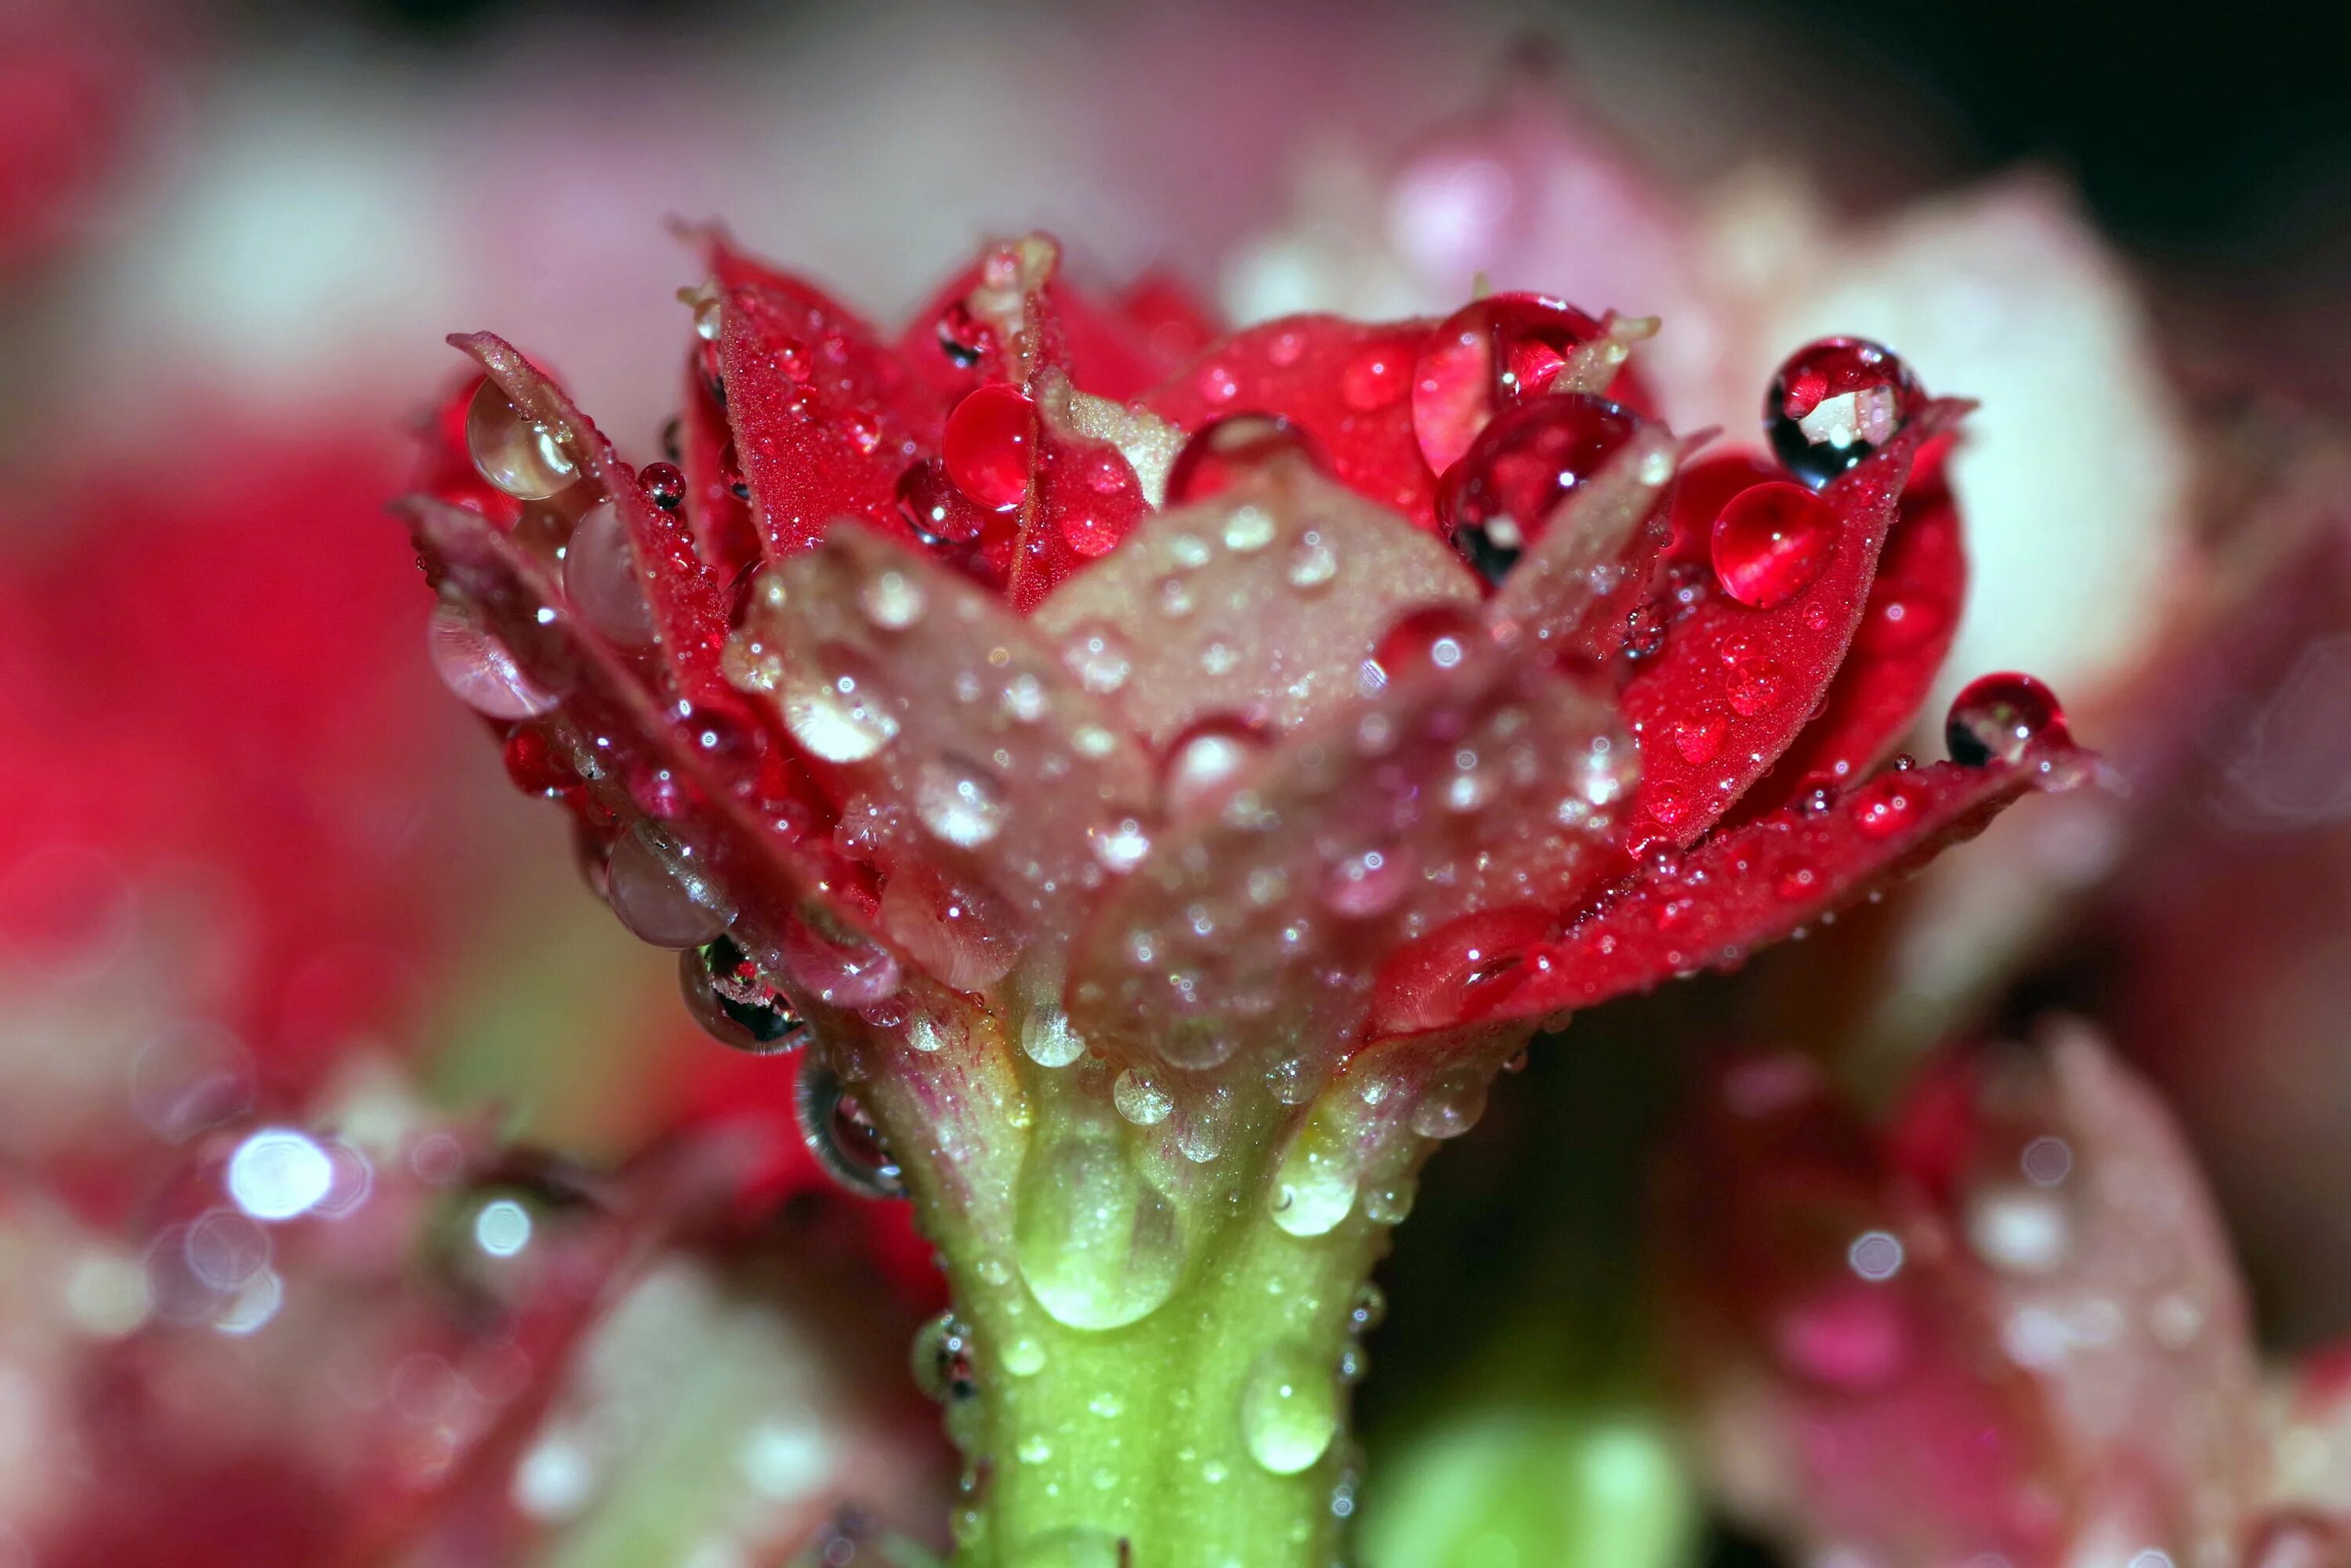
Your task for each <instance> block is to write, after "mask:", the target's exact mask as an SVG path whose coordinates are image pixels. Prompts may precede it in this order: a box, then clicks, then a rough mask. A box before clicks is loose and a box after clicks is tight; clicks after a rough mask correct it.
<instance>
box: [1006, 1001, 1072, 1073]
mask: <svg viewBox="0 0 2351 1568" xmlns="http://www.w3.org/2000/svg"><path fill="white" fill-rule="evenodd" d="M1020 1049H1021V1050H1022V1051H1026V1052H1028V1054H1029V1061H1033V1062H1035V1063H1036V1064H1037V1065H1038V1066H1040V1067H1067V1066H1068V1065H1070V1063H1071V1062H1072V1061H1076V1060H1077V1059H1078V1058H1080V1057H1081V1056H1083V1055H1084V1054H1085V1053H1086V1037H1085V1036H1083V1035H1081V1034H1080V1033H1079V1032H1078V1031H1077V1030H1074V1029H1072V1028H1071V1027H1070V1015H1069V1014H1067V1013H1065V1012H1063V1011H1062V1010H1061V1009H1059V1008H1039V1009H1037V1010H1036V1011H1034V1012H1032V1013H1030V1014H1029V1016H1028V1017H1027V1018H1026V1019H1022V1020H1021V1023H1020Z"/></svg>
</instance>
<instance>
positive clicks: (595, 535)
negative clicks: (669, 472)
mask: <svg viewBox="0 0 2351 1568" xmlns="http://www.w3.org/2000/svg"><path fill="white" fill-rule="evenodd" d="M563 596H564V597H565V598H566V599H568V600H569V601H571V608H572V609H573V610H574V611H576V612H579V615H580V620H581V621H583V622H587V623H588V624H589V625H590V626H591V627H593V628H595V629H596V631H597V632H601V634H602V635H604V636H606V637H608V638H610V639H611V641H613V642H615V643H619V644H620V645H621V646H622V647H624V648H642V647H644V646H645V645H646V644H648V643H651V642H653V610H652V608H651V607H650V606H649V605H647V604H646V602H645V591H644V586H643V583H642V582H640V581H639V580H638V578H637V556H636V550H635V548H634V547H633V546H632V545H631V544H630V542H629V525H628V524H627V522H625V521H624V520H623V519H622V517H621V511H620V508H619V507H615V506H614V505H612V503H611V502H610V501H599V502H597V503H596V504H595V505H594V506H592V507H589V508H588V510H587V511H586V513H584V514H583V515H582V516H581V517H580V521H579V522H578V523H577V524H575V525H574V526H573V528H572V529H571V538H570V540H569V542H568V543H567V544H565V546H564V547H563Z"/></svg>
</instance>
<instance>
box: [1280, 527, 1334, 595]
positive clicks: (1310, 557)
mask: <svg viewBox="0 0 2351 1568" xmlns="http://www.w3.org/2000/svg"><path fill="white" fill-rule="evenodd" d="M1338 575H1339V552H1338V551H1337V550H1336V549H1332V546H1331V542H1330V541H1329V540H1328V539H1326V538H1323V537H1322V530H1321V529H1320V528H1308V529H1306V530H1305V531H1304V532H1303V533H1301V534H1300V535H1299V536H1298V537H1297V538H1294V539H1292V540H1291V541H1290V554H1289V559H1286V560H1285V561H1284V562H1283V563H1282V568H1281V580H1283V581H1284V582H1287V583H1288V584H1290V587H1292V588H1294V589H1296V590H1297V591H1299V592H1301V593H1312V592H1314V591H1317V590H1318V589H1322V588H1327V587H1329V586H1330V584H1331V580H1332V578H1334V577H1337V576H1338Z"/></svg>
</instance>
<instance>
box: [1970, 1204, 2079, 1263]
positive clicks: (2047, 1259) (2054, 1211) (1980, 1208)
mask: <svg viewBox="0 0 2351 1568" xmlns="http://www.w3.org/2000/svg"><path fill="white" fill-rule="evenodd" d="M1964 1222H1965V1225H1966V1227H1967V1234H1968V1245H1969V1246H1970V1247H1971V1248H1973V1249H1975V1253H1976V1256H1978V1257H1979V1258H1981V1259H1982V1260H1984V1261H1985V1262H1987V1263H1989V1264H1991V1266H1992V1267H1993V1268H1995V1269H1998V1270H2001V1272H2003V1273H2008V1274H2048V1273H2052V1272H2054V1271H2055V1270H2057V1268H2058V1267H2059V1266H2060V1265H2062V1264H2063V1263H2064V1261H2065V1259H2066V1257H2067V1255H2068V1254H2069V1253H2070V1252H2071V1251H2072V1249H2073V1244H2074V1216H2073V1210H2072V1207H2071V1206H2070V1205H2069V1204H2068V1203H2067V1202H2066V1199H2065V1197H2064V1195H2063V1194H2060V1193H2057V1192H2053V1191H2052V1190H2050V1189H2049V1188H2047V1187H2043V1186H2033V1185H2032V1184H2031V1183H2029V1182H2001V1183H1997V1184H1993V1185H1991V1186H1983V1187H1980V1188H1978V1189H1977V1190H1975V1191H1972V1192H1970V1193H1969V1194H1968V1197H1967V1200H1966V1205H1965V1211H1964Z"/></svg>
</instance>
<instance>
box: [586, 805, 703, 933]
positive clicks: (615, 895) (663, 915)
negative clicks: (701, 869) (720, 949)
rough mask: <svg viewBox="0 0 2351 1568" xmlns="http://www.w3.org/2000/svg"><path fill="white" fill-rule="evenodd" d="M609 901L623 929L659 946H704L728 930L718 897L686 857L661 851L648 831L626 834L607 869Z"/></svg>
mask: <svg viewBox="0 0 2351 1568" xmlns="http://www.w3.org/2000/svg"><path fill="white" fill-rule="evenodd" d="M604 879H605V880H604V896H605V898H606V900H607V901H608V902H609V903H610V904H611V906H612V913H613V914H614V915H619V916H620V919H621V924H622V925H625V926H627V927H628V928H629V929H630V931H631V932H632V933H634V934H635V936H637V938H638V939H639V940H640V941H643V942H650V943H652V944H653V946H656V947H699V946H702V945H703V944H704V943H705V942H709V941H712V940H714V939H716V937H717V936H719V935H720V934H721V933H723V932H724V931H725V930H726V915H725V914H724V913H723V912H722V911H721V910H719V909H718V908H716V907H715V905H716V903H717V898H716V892H715V890H714V889H712V888H711V887H710V886H709V885H708V883H706V882H705V879H704V878H703V877H702V876H701V875H700V874H699V873H697V872H696V871H695V869H694V868H693V867H692V866H691V865H690V864H689V863H687V862H686V860H685V857H684V852H683V851H679V850H672V851H670V852H666V853H664V852H662V851H659V850H656V849H655V848H654V847H653V843H652V841H650V840H649V839H648V837H647V836H646V833H645V831H644V830H643V829H642V828H640V829H638V830H637V831H632V832H626V833H622V835H621V836H620V837H619V839H617V840H616V841H614V842H613V844H612V853H611V858H610V859H609V860H607V861H606V862H605V864H604Z"/></svg>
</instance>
